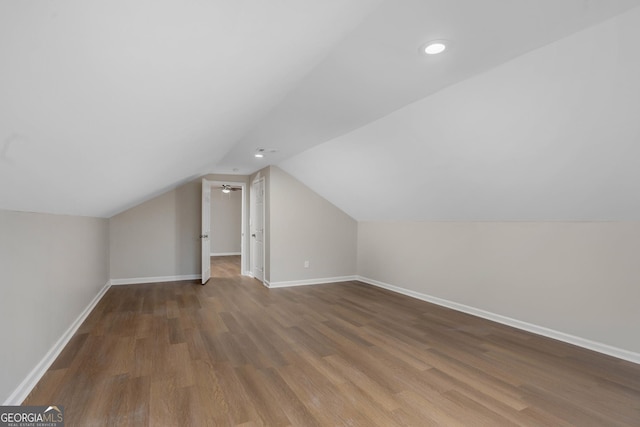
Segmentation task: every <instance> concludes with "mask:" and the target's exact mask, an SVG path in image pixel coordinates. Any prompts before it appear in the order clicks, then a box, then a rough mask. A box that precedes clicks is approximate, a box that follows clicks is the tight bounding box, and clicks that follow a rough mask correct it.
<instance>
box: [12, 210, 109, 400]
mask: <svg viewBox="0 0 640 427" xmlns="http://www.w3.org/2000/svg"><path fill="white" fill-rule="evenodd" d="M108 229H109V224H108V221H107V220H106V219H101V218H89V217H75V216H62V215H49V214H36V213H24V212H13V211H2V210H0V280H1V281H2V282H1V283H0V292H1V294H0V324H1V325H2V351H0V366H1V367H2V368H1V369H0V402H4V401H5V400H6V399H7V398H8V397H9V396H10V395H11V393H12V392H14V390H16V388H17V387H18V386H19V385H20V383H21V382H22V381H23V380H24V379H25V378H26V377H27V375H28V374H29V373H30V372H31V370H32V369H34V367H36V365H37V364H38V363H39V362H40V361H41V360H42V358H43V357H44V356H45V355H46V354H47V352H48V351H49V350H50V349H51V348H52V346H53V345H54V344H55V343H56V342H57V341H58V339H60V338H61V337H62V335H63V334H64V333H65V331H66V330H67V329H68V328H69V327H70V326H71V325H72V324H73V322H74V321H75V320H76V319H77V318H78V316H79V315H80V314H81V313H82V311H83V310H84V309H85V308H86V307H87V305H88V304H89V303H90V302H91V300H92V299H93V298H94V297H95V296H96V295H97V294H98V292H99V291H100V290H101V289H102V288H103V287H104V286H105V285H106V284H107V282H108V280H109V231H108Z"/></svg>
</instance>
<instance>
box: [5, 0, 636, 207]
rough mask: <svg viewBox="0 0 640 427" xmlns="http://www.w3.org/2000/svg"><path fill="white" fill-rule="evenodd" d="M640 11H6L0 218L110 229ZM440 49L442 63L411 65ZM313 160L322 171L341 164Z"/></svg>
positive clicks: (368, 1)
mask: <svg viewBox="0 0 640 427" xmlns="http://www.w3.org/2000/svg"><path fill="white" fill-rule="evenodd" d="M638 3H639V2H638V1H637V0H619V1H614V0H537V1H535V2H532V1H530V0H483V1H477V0H457V1H453V0H388V1H384V2H381V1H376V0H323V1H314V0H273V1H269V2H264V1H259V0H226V1H223V0H219V1H204V0H202V1H195V0H192V1H168V0H164V1H158V0H155V1H131V0H128V1H124V0H121V1H99V2H98V1H96V2H87V1H83V0H76V1H61V0H49V1H46V2H36V1H34V2H29V1H21V0H8V1H3V2H1V3H0V61H1V62H0V66H1V70H2V71H1V72H0V208H3V209H14V210H28V211H38V212H52V213H66V214H79V215H91V216H105V217H107V216H110V215H112V214H114V213H116V212H119V211H121V210H123V209H125V208H127V207H129V206H132V205H135V204H136V203H138V202H140V201H142V200H145V199H147V198H149V197H151V196H152V195H155V194H159V193H160V192H162V191H163V190H165V189H167V188H169V187H171V186H173V185H176V184H177V183H180V182H184V181H185V180H188V179H191V178H193V177H195V176H199V175H201V174H204V173H207V172H220V173H229V172H232V173H234V172H235V173H239V174H246V173H250V172H253V171H255V170H257V169H259V168H261V167H263V166H264V165H265V164H268V163H272V164H275V163H279V162H282V161H284V160H286V159H288V158H291V157H292V156H294V155H296V154H298V153H302V152H303V151H304V150H307V149H309V148H311V147H313V146H316V145H318V144H321V143H325V142H327V141H331V140H334V139H335V138H338V137H342V136H344V135H346V134H348V133H349V132H351V131H353V130H354V129H357V128H360V127H362V126H364V125H366V124H367V123H370V122H372V121H374V120H376V119H379V118H381V117H383V116H385V115H387V114H389V113H391V112H393V111H395V110H398V109H400V108H402V107H404V106H405V105H407V104H409V103H411V102H414V101H417V100H420V99H422V98H424V97H426V96H428V95H431V94H434V93H435V92H437V91H439V90H441V89H443V88H445V87H448V86H450V85H452V84H454V83H456V82H459V81H462V80H464V79H468V78H470V77H472V76H475V75H478V74H480V73H483V72H486V71H487V70H490V69H492V68H494V67H496V66H498V65H499V64H501V63H504V62H506V61H508V60H510V59H512V58H514V57H517V56H519V55H522V54H524V53H526V52H528V51H530V50H532V49H535V48H537V47H540V46H543V45H545V44H548V43H550V42H552V41H554V40H556V39H559V38H561V37H565V36H567V35H569V34H571V33H574V32H576V31H578V30H580V29H582V28H586V27H589V26H591V25H593V24H595V23H597V22H601V21H603V20H605V19H607V18H609V17H611V16H614V15H616V14H618V13H621V12H623V11H624V10H627V9H628V8H630V7H632V6H635V5H637V4H638ZM434 38H445V39H449V40H451V44H450V49H449V50H448V51H447V52H446V53H445V54H443V55H441V56H436V57H425V56H421V55H420V54H419V53H418V48H419V46H420V45H421V44H422V43H423V42H425V41H427V40H429V39H434ZM336 141H337V140H334V141H333V142H331V143H330V144H333V143H334V142H336ZM396 142H398V141H393V142H387V144H395V143H396ZM257 147H264V148H273V149H277V150H278V153H276V154H272V155H269V156H268V157H267V158H266V159H264V160H263V161H259V160H257V159H254V158H253V156H252V154H253V152H254V151H255V149H256V148H257ZM319 148H320V147H319ZM339 150H340V149H338V153H339ZM413 156H414V153H413V152H412V150H411V147H407V148H406V150H405V152H403V153H402V154H401V155H400V156H398V157H397V158H388V159H386V161H387V162H389V161H390V160H391V161H393V164H394V165H395V164H402V162H403V159H406V158H409V159H410V158H412V157H413ZM294 161H295V158H292V159H291V162H292V163H290V164H289V170H290V171H295V170H296V167H294V163H293V162H294ZM319 161H324V162H326V164H325V168H324V169H322V168H320V170H321V171H322V173H323V174H324V173H326V171H327V170H329V171H331V170H332V166H331V164H332V163H333V162H335V161H336V158H335V157H328V158H325V159H323V160H316V159H311V160H307V164H316V163H317V162H319ZM297 162H298V163H295V164H297V165H298V167H300V166H301V165H304V164H305V162H303V161H302V159H301V158H298V160H297ZM309 162H311V163H309ZM386 166H387V165H385V164H382V165H380V168H379V169H385V167H386ZM283 167H285V169H286V164H283ZM391 167H395V166H391ZM319 173H320V172H319ZM294 175H296V176H298V178H300V179H302V180H303V181H305V180H306V181H307V182H308V183H311V184H313V182H314V180H315V179H316V178H314V177H311V176H307V175H304V174H302V173H296V172H294ZM382 178H383V177H382V176H381V177H380V178H379V179H382ZM371 179H378V178H373V177H371ZM406 180H408V181H411V180H413V177H412V176H406ZM312 186H313V185H312ZM315 187H316V189H317V190H318V189H319V190H320V192H323V193H325V194H324V195H325V196H326V197H328V198H329V199H330V200H332V201H334V203H336V201H338V200H341V199H340V198H341V197H342V196H341V194H343V193H341V192H334V191H333V190H332V191H323V190H322V189H321V188H319V187H318V186H317V185H315ZM43 189H44V191H43ZM337 204H338V203H337ZM365 205H366V203H365V202H363V204H362V206H365ZM344 208H345V209H346V210H347V211H348V212H350V211H351V212H352V214H354V215H355V216H356V217H366V215H361V214H360V213H353V212H355V211H357V210H358V209H356V208H350V207H348V206H344ZM454 210H455V209H454V208H452V211H451V212H453V211H454ZM358 212H359V211H358ZM379 214H380V215H378V216H381V217H383V216H385V215H387V214H389V213H383V212H379ZM383 214H384V215H383ZM446 214H447V215H449V214H450V212H446ZM389 215H391V214H389ZM391 216H393V215H391ZM454 216H455V215H454Z"/></svg>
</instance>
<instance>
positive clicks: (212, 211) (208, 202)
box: [202, 180, 248, 283]
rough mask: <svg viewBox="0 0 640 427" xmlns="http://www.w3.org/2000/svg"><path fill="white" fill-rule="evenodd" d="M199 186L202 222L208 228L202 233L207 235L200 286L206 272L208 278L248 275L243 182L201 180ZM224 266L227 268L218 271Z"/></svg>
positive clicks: (244, 188)
mask: <svg viewBox="0 0 640 427" xmlns="http://www.w3.org/2000/svg"><path fill="white" fill-rule="evenodd" d="M202 185H203V188H202V193H203V202H202V218H203V221H202V223H203V227H204V226H205V224H206V225H207V227H208V229H207V230H204V228H203V230H202V235H206V236H207V242H206V243H204V241H203V245H202V263H203V283H204V274H205V270H206V269H208V270H209V271H208V272H207V274H208V275H209V276H211V277H223V276H226V275H228V274H231V271H235V270H237V272H236V275H237V274H247V270H248V269H247V268H246V262H247V260H248V257H247V256H246V255H247V254H246V250H247V242H246V231H247V230H246V227H247V213H246V212H247V203H246V197H247V191H246V189H247V188H246V183H245V182H233V181H207V180H203V183H202ZM205 195H206V196H205ZM214 260H216V265H214V264H213V262H214ZM223 264H228V265H227V266H225V267H224V268H221V267H222V266H223ZM229 265H233V266H237V267H233V268H231V267H229Z"/></svg>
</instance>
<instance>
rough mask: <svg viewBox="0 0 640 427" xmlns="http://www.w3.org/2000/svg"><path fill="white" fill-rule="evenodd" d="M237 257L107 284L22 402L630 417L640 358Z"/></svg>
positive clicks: (217, 410)
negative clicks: (241, 271)
mask: <svg viewBox="0 0 640 427" xmlns="http://www.w3.org/2000/svg"><path fill="white" fill-rule="evenodd" d="M237 264H238V259H237V258H228V259H226V260H214V262H213V263H212V265H213V268H214V270H215V271H214V274H213V276H214V278H213V279H212V280H211V281H210V282H209V283H208V284H207V285H206V286H201V285H199V284H197V283H195V282H179V283H163V284H146V285H130V286H114V287H112V288H111V289H109V291H108V292H107V294H106V295H105V296H104V297H103V299H102V301H101V302H100V303H99V305H98V306H97V307H96V309H95V310H94V311H93V312H92V314H91V315H90V316H89V318H88V319H87V320H86V322H85V323H84V324H83V325H82V327H81V328H80V330H79V331H78V332H77V333H76V335H75V336H74V337H73V339H72V340H71V342H70V343H69V345H68V346H67V347H66V348H65V350H64V351H63V352H62V353H61V354H60V356H59V357H58V359H57V360H56V361H55V363H54V364H53V365H52V366H51V368H50V369H49V371H48V372H47V373H46V374H45V376H44V377H43V379H42V380H41V381H40V383H39V384H38V386H37V387H36V388H35V389H34V391H33V392H32V393H31V395H30V396H29V397H28V398H27V400H26V401H25V402H24V403H25V404H29V405H49V404H60V405H64V407H65V415H66V421H67V424H66V425H67V426H105V425H114V426H116V425H117V426H127V425H130V426H145V425H153V426H189V425H192V426H225V425H244V426H257V425H268V426H396V425H398V426H403V425H404V426H430V425H442V426H457V425H464V426H503V425H525V426H535V425H540V426H567V425H576V426H624V425H626V426H639V425H640V365H635V364H632V363H629V362H624V361H621V360H617V359H614V358H611V357H607V356H603V355H601V354H597V353H593V352H590V351H587V350H584V349H580V348H577V347H573V346H571V345H567V344H564V343H560V342H556V341H553V340H550V339H546V338H542V337H539V336H535V335H532V334H529V333H526V332H522V331H518V330H515V329H511V328H509V327H506V326H502V325H498V324H495V323H492V322H489V321H486V320H482V319H478V318H474V317H472V316H469V315H465V314H462V313H458V312H455V311H452V310H448V309H445V308H442V307H438V306H435V305H431V304H429V303H426V302H423V301H419V300H415V299H411V298H408V297H405V296H402V295H397V294H394V293H391V292H387V291H385V290H381V289H377V288H374V287H371V286H368V285H364V284H361V283H357V282H347V283H339V284H327V285H317V286H303V287H297V288H287V289H267V288H265V287H264V286H262V284H260V283H259V282H257V281H255V280H253V279H249V278H246V277H239V276H238V275H237V271H238V270H237ZM234 271H235V272H236V273H235V274H234V273H233V272H234Z"/></svg>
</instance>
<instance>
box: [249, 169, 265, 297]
mask: <svg viewBox="0 0 640 427" xmlns="http://www.w3.org/2000/svg"><path fill="white" fill-rule="evenodd" d="M258 181H262V191H263V195H262V283H263V284H264V285H265V286H267V283H268V282H267V262H266V261H267V248H266V245H267V226H266V225H267V218H266V217H265V213H266V207H267V200H266V194H267V189H266V182H267V181H266V179H265V177H264V176H263V175H262V174H260V173H258V174H257V175H256V177H255V178H254V179H253V180H252V181H251V182H250V189H251V194H250V197H249V204H250V207H249V210H250V212H251V223H250V225H249V234H251V233H252V231H253V220H254V216H253V212H255V211H256V207H255V204H256V202H255V200H256V199H255V193H254V191H253V186H254V184H255V183H256V182H258ZM249 245H250V253H251V260H250V264H249V268H250V272H251V274H250V276H251V277H253V278H255V279H257V277H256V275H255V272H254V271H253V269H254V262H253V261H254V259H253V257H254V256H255V253H254V249H253V248H254V245H253V239H251V238H250V239H249ZM258 280H259V279H258Z"/></svg>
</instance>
